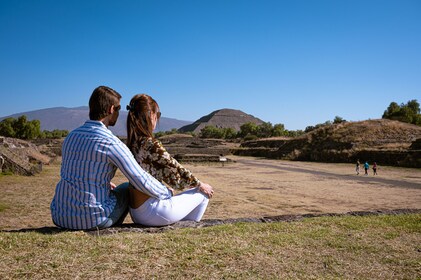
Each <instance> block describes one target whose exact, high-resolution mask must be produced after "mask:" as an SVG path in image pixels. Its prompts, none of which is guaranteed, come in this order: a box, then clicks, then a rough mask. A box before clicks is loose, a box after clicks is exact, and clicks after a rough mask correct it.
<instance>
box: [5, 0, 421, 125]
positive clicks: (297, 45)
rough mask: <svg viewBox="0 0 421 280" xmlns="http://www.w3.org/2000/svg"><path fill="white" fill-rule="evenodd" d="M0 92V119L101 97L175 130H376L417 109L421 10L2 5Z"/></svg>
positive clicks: (400, 6) (378, 5)
mask: <svg viewBox="0 0 421 280" xmlns="http://www.w3.org/2000/svg"><path fill="white" fill-rule="evenodd" d="M0 85H1V88H0V98H1V102H0V116H7V115H10V114H14V113H20V112H25V111H31V110H37V109H43V108H49V107H60V106H64V107H77V106H86V105H87V103H88V99H89V96H90V94H91V92H92V90H93V89H94V88H95V87H96V86H98V85H107V86H110V87H112V88H114V89H115V90H117V91H118V92H120V93H121V94H122V95H123V99H122V105H123V104H124V105H126V104H127V103H128V102H129V101H130V98H131V97H132V96H133V95H134V94H136V93H148V94H150V95H151V96H153V97H154V98H155V99H156V100H157V101H158V103H159V105H160V107H161V111H162V113H163V116H164V117H170V118H176V119H180V120H189V121H194V120H196V119H198V118H200V117H202V116H203V115H206V114H208V113H210V112H212V111H214V110H218V109H222V108H232V109H239V110H242V111H244V112H246V113H249V114H252V115H254V116H256V117H258V118H260V119H262V120H264V121H269V122H271V123H273V124H276V123H283V124H284V125H285V127H286V128H287V129H290V130H295V129H305V127H306V126H309V125H315V124H318V123H322V122H325V121H327V120H333V119H334V117H335V116H340V117H342V118H344V119H346V120H351V121H359V120H366V119H369V118H371V119H376V118H381V116H382V114H383V111H384V110H385V109H386V108H387V106H388V105H389V104H390V102H392V101H395V102H397V103H406V102H407V101H409V100H412V99H417V100H418V101H419V102H421V1H418V0H414V1H410V0H396V1H388V0H378V1H375V0H363V1H359V0H320V1H317V0H308V1H304V0H297V1H293V0H289V1H286V0H285V1H283V0H277V1H266V0H255V1H248V0H244V1H239V0H224V1H219V0H211V1H207V0H203V1H200V0H195V1H193V0H192V1H184V0H180V1H175V0H173V1H160V0H156V1H152V0H151V1H127V0H123V1H70V0H69V1H55V0H53V1H45V0H37V1H25V0H19V1H15V0H0ZM123 107H125V106H123Z"/></svg>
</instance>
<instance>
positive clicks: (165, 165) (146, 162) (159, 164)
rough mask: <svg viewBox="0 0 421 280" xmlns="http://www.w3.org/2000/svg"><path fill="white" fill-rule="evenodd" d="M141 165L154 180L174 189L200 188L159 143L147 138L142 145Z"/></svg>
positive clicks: (185, 169)
mask: <svg viewBox="0 0 421 280" xmlns="http://www.w3.org/2000/svg"><path fill="white" fill-rule="evenodd" d="M142 148H143V151H139V153H142V152H144V154H142V156H141V157H142V159H139V158H138V157H137V156H135V157H136V158H137V159H138V160H141V163H140V164H141V165H142V167H144V168H145V169H146V170H147V171H148V172H150V173H151V174H152V176H154V177H155V178H157V179H158V180H160V181H164V182H165V183H167V184H168V185H170V186H171V187H173V188H174V189H178V190H181V189H184V188H186V187H189V188H192V187H197V186H200V181H199V180H198V179H197V178H196V177H195V176H194V175H193V174H192V173H191V172H190V170H188V169H187V168H185V167H184V166H182V165H181V164H180V163H179V162H178V161H177V160H176V159H175V158H173V157H172V156H171V155H170V154H169V153H168V152H167V150H166V149H165V148H164V146H163V145H162V144H161V142H160V141H158V140H156V139H152V138H149V139H147V140H146V141H145V142H144V143H143V147H141V149H142Z"/></svg>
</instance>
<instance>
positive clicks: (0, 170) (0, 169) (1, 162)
mask: <svg viewBox="0 0 421 280" xmlns="http://www.w3.org/2000/svg"><path fill="white" fill-rule="evenodd" d="M3 165H4V157H3V156H0V173H3Z"/></svg>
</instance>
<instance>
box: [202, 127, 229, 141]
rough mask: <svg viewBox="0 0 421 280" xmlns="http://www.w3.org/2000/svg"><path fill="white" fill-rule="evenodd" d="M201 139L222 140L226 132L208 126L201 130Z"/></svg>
mask: <svg viewBox="0 0 421 280" xmlns="http://www.w3.org/2000/svg"><path fill="white" fill-rule="evenodd" d="M200 137H201V138H216V139H222V138H224V130H223V129H221V128H217V127H215V126H213V125H207V126H205V127H204V128H202V129H201V130H200Z"/></svg>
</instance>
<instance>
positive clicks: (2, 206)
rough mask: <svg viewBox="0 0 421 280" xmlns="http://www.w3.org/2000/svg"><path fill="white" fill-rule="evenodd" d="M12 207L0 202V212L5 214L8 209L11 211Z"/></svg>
mask: <svg viewBox="0 0 421 280" xmlns="http://www.w3.org/2000/svg"><path fill="white" fill-rule="evenodd" d="M9 208H10V207H9V206H8V205H6V204H4V203H1V202H0V212H3V211H4V210H6V209H9Z"/></svg>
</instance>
